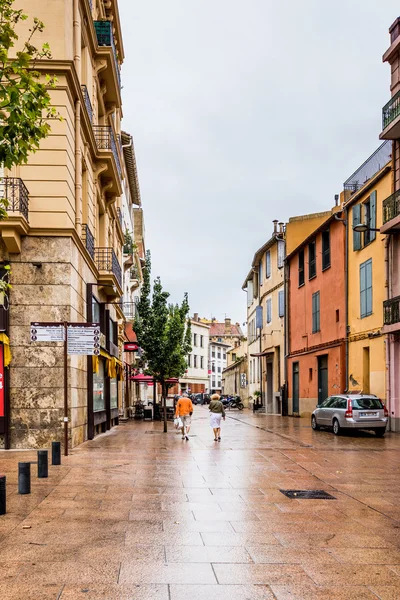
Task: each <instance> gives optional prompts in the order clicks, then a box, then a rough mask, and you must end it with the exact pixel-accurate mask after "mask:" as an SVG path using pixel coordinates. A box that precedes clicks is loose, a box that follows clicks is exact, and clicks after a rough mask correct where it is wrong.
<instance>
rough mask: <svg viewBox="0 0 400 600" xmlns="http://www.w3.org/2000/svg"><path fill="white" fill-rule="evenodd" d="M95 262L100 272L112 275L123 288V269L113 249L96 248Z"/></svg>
mask: <svg viewBox="0 0 400 600" xmlns="http://www.w3.org/2000/svg"><path fill="white" fill-rule="evenodd" d="M94 261H95V263H96V265H97V268H98V270H99V271H107V272H108V273H112V274H113V275H114V276H115V278H116V280H117V281H118V283H119V285H120V286H122V269H121V265H120V264H119V262H118V258H117V256H116V254H115V252H114V250H113V249H112V248H95V249H94Z"/></svg>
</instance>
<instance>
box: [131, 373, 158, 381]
mask: <svg viewBox="0 0 400 600" xmlns="http://www.w3.org/2000/svg"><path fill="white" fill-rule="evenodd" d="M129 379H130V380H131V381H136V382H137V383H153V378H152V377H151V375H143V373H139V375H133V376H131V377H129Z"/></svg>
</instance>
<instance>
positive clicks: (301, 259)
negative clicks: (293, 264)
mask: <svg viewBox="0 0 400 600" xmlns="http://www.w3.org/2000/svg"><path fill="white" fill-rule="evenodd" d="M301 285H304V250H300V252H299V287H300V286H301Z"/></svg>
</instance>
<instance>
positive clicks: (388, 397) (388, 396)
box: [385, 235, 392, 430]
mask: <svg viewBox="0 0 400 600" xmlns="http://www.w3.org/2000/svg"><path fill="white" fill-rule="evenodd" d="M389 252H390V235H387V236H386V238H385V299H386V300H389V298H390V292H391V289H390V267H389ZM390 342H391V335H390V333H389V334H388V336H387V337H386V339H385V357H386V365H385V368H386V405H387V409H388V411H389V415H390V417H389V418H390V421H389V428H390V430H392V427H391V415H392V410H391V408H392V406H391V404H392V403H391V390H390V349H391V343H390Z"/></svg>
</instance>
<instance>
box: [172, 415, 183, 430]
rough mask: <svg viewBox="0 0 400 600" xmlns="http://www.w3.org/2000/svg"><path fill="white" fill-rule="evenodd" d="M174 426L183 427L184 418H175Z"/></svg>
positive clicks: (176, 427)
mask: <svg viewBox="0 0 400 600" xmlns="http://www.w3.org/2000/svg"><path fill="white" fill-rule="evenodd" d="M174 427H175V429H180V428H182V427H183V423H182V419H181V418H180V417H177V418H176V419H174Z"/></svg>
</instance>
